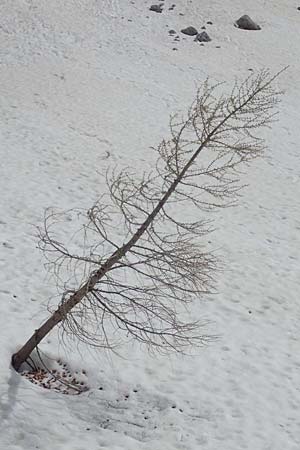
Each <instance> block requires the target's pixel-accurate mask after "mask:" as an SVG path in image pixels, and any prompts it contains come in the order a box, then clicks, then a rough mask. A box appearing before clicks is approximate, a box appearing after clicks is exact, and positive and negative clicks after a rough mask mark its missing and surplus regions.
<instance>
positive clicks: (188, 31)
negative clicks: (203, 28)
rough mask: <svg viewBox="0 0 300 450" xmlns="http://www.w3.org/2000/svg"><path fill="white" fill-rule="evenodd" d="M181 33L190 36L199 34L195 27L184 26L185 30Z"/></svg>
mask: <svg viewBox="0 0 300 450" xmlns="http://www.w3.org/2000/svg"><path fill="white" fill-rule="evenodd" d="M181 33H183V34H187V35H188V36H196V34H198V31H197V30H196V28H194V27H187V28H183V30H181Z"/></svg>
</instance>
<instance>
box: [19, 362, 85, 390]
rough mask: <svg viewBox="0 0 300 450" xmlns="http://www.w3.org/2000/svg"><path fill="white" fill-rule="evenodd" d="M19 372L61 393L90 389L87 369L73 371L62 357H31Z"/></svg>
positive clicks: (33, 381) (30, 379) (38, 384)
mask: <svg viewBox="0 0 300 450" xmlns="http://www.w3.org/2000/svg"><path fill="white" fill-rule="evenodd" d="M19 373H20V375H21V376H22V377H24V378H26V379H27V380H28V381H30V382H31V383H33V384H35V385H37V386H40V387H42V388H44V389H48V390H54V391H56V392H59V393H60V394H66V395H79V394H82V393H83V392H86V391H88V390H89V386H88V384H87V373H86V371H85V370H81V371H73V370H72V369H71V368H70V367H69V366H68V364H67V363H64V362H62V361H61V359H57V360H55V359H50V358H47V357H46V356H43V358H40V356H39V358H36V357H31V358H30V361H28V362H26V363H24V364H23V365H22V367H21V370H20V372H19Z"/></svg>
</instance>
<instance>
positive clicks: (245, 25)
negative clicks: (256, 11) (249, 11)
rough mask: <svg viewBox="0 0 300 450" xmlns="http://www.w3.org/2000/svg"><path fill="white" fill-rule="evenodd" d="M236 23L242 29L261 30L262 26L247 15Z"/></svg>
mask: <svg viewBox="0 0 300 450" xmlns="http://www.w3.org/2000/svg"><path fill="white" fill-rule="evenodd" d="M234 24H235V26H236V27H238V28H241V29H242V30H261V27H260V26H259V25H258V24H257V23H255V22H254V21H253V20H252V19H251V18H250V17H249V16H247V15H244V16H241V17H240V18H239V19H238V20H237V21H236V22H235V23H234Z"/></svg>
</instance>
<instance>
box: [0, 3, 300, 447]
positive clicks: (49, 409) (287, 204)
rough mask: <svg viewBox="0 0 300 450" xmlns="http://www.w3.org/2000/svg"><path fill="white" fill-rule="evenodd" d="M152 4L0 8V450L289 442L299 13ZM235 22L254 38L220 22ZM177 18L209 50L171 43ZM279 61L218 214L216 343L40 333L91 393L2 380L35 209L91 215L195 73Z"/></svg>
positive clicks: (281, 8)
mask: <svg viewBox="0 0 300 450" xmlns="http://www.w3.org/2000/svg"><path fill="white" fill-rule="evenodd" d="M152 3H155V2H154V1H142V0H140V1H139V0H135V1H129V0H64V1H60V0H51V1H48V0H14V1H12V0H2V1H1V2H0V35H1V39H0V63H1V64H0V81H1V83H0V102H1V103H0V105H1V110H0V114H1V116H0V117H1V136H0V152H1V153H0V167H1V176H0V192H1V198H0V205H1V216H0V237H1V241H0V245H1V248H0V267H1V270H0V300H1V301H0V337H1V341H0V343H1V345H0V361H1V363H0V449H1V450H8V449H9V450H33V449H40V450H52V449H53V450H54V449H55V450H87V449H88V450H99V449H107V450H121V449H122V450H124V449H125V450H142V449H143V450H173V449H174V450H175V449H178V450H179V449H180V450H196V449H203V450H219V449H220V450H241V449H251V450H282V449H285V450H299V449H300V412H299V405H300V383H299V381H300V352H299V344H300V326H299V323H300V302H299V293H300V289H299V275H300V260H299V258H300V257H299V254H300V252H299V250H300V203H299V198H300V195H299V194H300V153H299V145H300V144H299V142H300V128H299V124H300V106H299V105H300V90H299V81H300V59H299V49H300V33H299V25H300V11H298V10H297V6H298V4H297V2H295V1H290V0H277V1H276V2H274V1H271V0H265V1H261V0H252V1H251V2H249V1H246V0H210V1H198V0H192V1H184V0H165V1H164V2H163V3H164V5H165V6H164V11H163V13H161V14H158V13H155V12H151V11H149V7H150V5H151V4H152ZM172 4H176V7H175V8H174V9H173V10H169V9H168V8H169V7H170V6H171V5H172ZM242 14H248V15H250V16H251V17H252V18H253V19H254V20H256V21H257V22H258V23H259V24H260V25H261V27H262V30H261V31H249V32H248V31H244V30H239V29H237V28H235V27H234V26H233V22H234V21H235V20H236V19H237V18H239V17H240V16H241V15H242ZM207 21H212V23H213V24H212V25H208V24H206V22H207ZM189 25H193V26H195V27H197V28H198V29H200V28H201V26H203V25H206V31H207V32H208V33H209V35H210V37H211V38H212V41H211V42H210V43H208V44H205V45H204V46H201V45H200V44H199V43H196V42H194V41H193V38H189V37H188V36H186V37H184V35H183V34H180V33H179V34H180V41H179V42H173V38H172V37H170V36H169V34H168V30H170V29H175V30H176V31H180V29H181V28H184V27H186V26H189ZM175 47H176V48H177V50H176V51H175V50H173V48H175ZM287 65H289V69H288V70H287V71H286V72H284V74H283V75H282V76H281V77H280V78H279V79H278V80H277V81H276V83H277V85H278V87H279V88H280V89H284V90H285V94H284V96H283V102H282V104H281V106H280V115H279V120H278V122H277V123H276V124H275V125H274V126H273V128H272V130H271V131H268V132H266V133H265V137H266V140H267V143H268V147H269V149H268V151H267V153H266V158H265V159H264V160H260V161H257V162H256V163H255V164H253V165H252V166H251V167H249V169H247V171H246V173H245V174H244V179H243V181H244V182H245V183H249V187H247V188H246V189H245V191H244V193H243V198H242V199H241V201H240V204H239V206H238V207H236V208H234V209H226V210H224V211H221V212H219V213H218V214H216V215H215V220H216V227H217V230H216V231H215V233H214V234H213V235H212V236H211V238H212V240H213V242H214V244H215V247H216V248H219V249H220V254H221V255H222V258H223V261H224V263H225V264H226V270H224V272H222V273H221V274H220V275H219V276H218V294H217V295H215V296H214V297H213V298H212V299H207V300H205V299H203V300H201V301H199V303H198V304H197V305H195V310H196V313H197V315H198V316H199V318H205V319H208V320H210V321H212V325H211V327H212V329H213V332H214V333H215V334H217V335H218V336H219V339H218V340H217V341H216V342H213V343H211V344H210V345H209V346H207V347H205V348H203V349H200V350H197V352H196V354H194V356H193V357H189V356H172V357H158V356H157V357H152V356H150V355H148V354H147V352H146V351H145V349H144V348H142V347H139V346H137V345H132V344H130V345H129V344H126V338H125V337H124V338H125V341H124V347H123V348H122V349H121V350H120V352H121V355H122V358H121V357H118V356H116V355H112V354H111V355H108V354H106V353H104V352H97V353H96V352H95V351H93V350H89V349H87V348H86V347H80V348H79V351H77V348H76V345H74V346H73V347H72V346H70V345H69V346H68V347H64V346H63V345H62V344H61V343H60V342H59V340H58V339H57V335H56V333H55V332H52V333H51V334H50V336H49V337H48V338H47V339H46V341H45V342H44V343H43V344H42V345H41V349H42V350H43V352H45V353H47V355H48V356H49V357H51V358H58V357H60V358H61V359H63V360H64V361H66V362H68V364H70V366H71V367H72V370H74V371H76V370H78V371H80V370H82V369H84V370H86V372H87V380H88V381H87V382H88V385H89V387H90V390H89V391H88V392H85V393H83V394H81V395H79V396H70V395H62V394H59V393H57V392H55V391H47V390H45V389H42V388H41V387H38V386H35V385H33V384H31V383H30V382H28V380H26V379H25V378H24V377H21V376H20V375H19V374H17V373H15V372H14V370H13V369H12V368H11V367H10V358H11V355H12V353H13V352H15V351H16V350H17V349H18V348H19V347H20V346H21V345H22V344H23V343H24V342H25V340H26V339H27V338H28V337H29V336H30V335H31V334H32V332H33V330H34V329H35V328H37V327H38V326H39V325H40V324H41V323H42V321H43V320H45V318H46V317H47V315H48V313H47V302H48V300H49V298H50V297H52V296H53V295H54V294H55V293H56V289H55V285H54V284H53V281H52V280H51V279H49V277H47V276H46V272H45V269H44V267H43V259H42V255H41V254H40V253H39V251H38V250H37V249H36V246H37V239H36V237H35V234H36V231H35V225H39V224H41V221H42V218H43V213H44V209H45V208H46V207H58V208H63V209H69V208H72V207H75V208H77V207H83V208H86V209H88V208H89V207H90V206H91V205H92V204H93V202H94V201H95V200H96V199H97V198H98V197H99V195H100V194H101V192H102V190H103V184H102V182H101V180H100V177H99V172H103V170H104V169H105V168H106V167H107V166H108V165H110V166H115V165H117V164H118V166H127V165H131V166H134V167H136V168H137V169H139V168H142V167H143V166H144V164H145V163H146V162H148V161H150V159H151V155H152V153H151V150H150V147H151V146H155V145H157V144H158V143H159V141H160V140H161V139H162V138H163V137H168V122H169V116H170V114H171V113H174V112H176V111H183V112H184V111H185V110H186V108H187V107H188V106H189V104H190V103H191V101H192V100H193V97H194V96H195V92H196V89H197V86H198V85H199V83H200V82H201V81H203V80H204V79H205V78H206V77H207V76H210V77H211V79H212V80H213V81H227V82H232V81H233V80H234V78H235V77H236V76H238V77H241V78H245V77H246V76H247V75H249V74H250V71H249V70H250V69H253V70H257V69H261V68H263V67H268V68H270V70H271V71H272V72H274V73H275V72H277V71H278V70H280V69H281V68H283V67H284V66H287ZM99 388H101V389H99Z"/></svg>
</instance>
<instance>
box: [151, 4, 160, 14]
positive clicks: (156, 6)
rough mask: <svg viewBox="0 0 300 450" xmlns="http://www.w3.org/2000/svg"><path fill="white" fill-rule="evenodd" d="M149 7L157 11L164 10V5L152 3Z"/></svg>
mask: <svg viewBox="0 0 300 450" xmlns="http://www.w3.org/2000/svg"><path fill="white" fill-rule="evenodd" d="M149 9H150V11H154V12H157V13H161V12H163V9H162V5H151V6H150V8H149Z"/></svg>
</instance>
